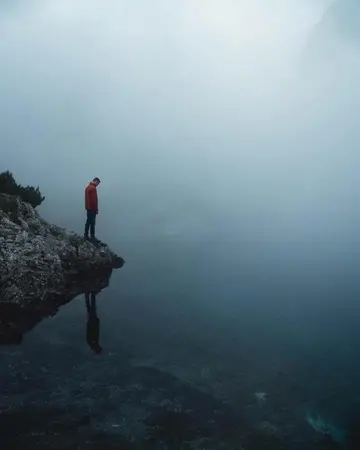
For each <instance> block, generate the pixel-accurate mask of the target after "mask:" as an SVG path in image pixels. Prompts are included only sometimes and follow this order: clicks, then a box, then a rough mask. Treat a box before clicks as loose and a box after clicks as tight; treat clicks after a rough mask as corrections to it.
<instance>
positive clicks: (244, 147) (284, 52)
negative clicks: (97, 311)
mask: <svg viewBox="0 0 360 450" xmlns="http://www.w3.org/2000/svg"><path fill="white" fill-rule="evenodd" d="M331 3H332V2H331V1H330V0H237V1H236V0H179V1H172V2H169V1H167V0H153V1H151V2H148V1H145V0H123V1H121V0H107V1H100V0H51V1H45V0H37V1H36V0H26V1H21V0H17V1H14V0H11V1H10V0H5V1H4V0H0V61H1V71H0V119H1V120H0V149H1V150H0V152H1V160H0V169H10V170H12V171H13V172H14V173H15V175H16V176H17V178H18V179H19V181H21V182H23V183H31V184H39V185H40V186H41V188H42V190H43V191H44V193H45V194H46V195H47V197H48V199H47V202H45V203H46V205H45V204H44V210H45V213H46V214H48V215H51V216H52V217H54V218H55V219H56V220H59V219H61V217H65V218H66V220H70V219H69V214H70V212H69V211H71V214H73V212H74V211H75V210H77V205H78V204H79V205H81V207H80V208H82V200H83V187H84V185H85V184H86V183H87V181H88V180H89V179H90V178H92V177H93V176H99V177H100V178H101V179H102V180H103V183H102V185H101V199H102V202H103V203H102V205H103V208H102V211H104V210H105V212H106V213H107V214H110V213H111V211H112V210H116V211H118V210H119V211H121V212H122V214H123V216H126V220H128V222H127V225H128V226H130V225H131V223H132V222H134V223H135V222H136V221H138V220H140V216H141V220H143V221H149V224H150V223H151V221H154V220H155V216H156V215H157V216H159V215H160V216H161V217H162V219H161V220H165V221H166V220H167V219H168V218H166V216H167V214H168V213H167V211H169V210H171V208H173V212H172V213H171V214H175V213H177V214H178V216H177V219H176V220H178V219H179V217H182V218H184V217H186V216H188V217H190V218H192V219H194V220H195V219H196V216H197V215H198V216H201V217H208V218H210V217H212V218H214V217H217V218H218V217H223V218H224V217H227V218H228V220H227V223H228V224H229V226H231V224H233V226H234V228H236V226H238V224H241V226H242V227H243V228H247V227H248V228H249V229H256V230H261V229H264V228H265V229H266V231H265V234H266V235H268V236H278V237H279V236H280V237H285V238H289V239H291V238H294V236H298V237H299V236H300V237H306V236H309V235H311V236H313V235H316V236H322V235H324V234H325V235H326V234H327V233H328V234H329V235H336V236H337V237H338V238H339V239H340V238H346V236H348V235H349V232H350V233H353V234H354V233H355V232H356V230H357V229H358V227H359V225H360V214H359V213H358V212H357V207H358V203H359V202H358V197H359V188H360V182H359V181H358V180H359V177H358V163H359V159H360V152H359V149H358V142H359V125H358V117H359V112H360V111H359V109H360V108H359V100H360V93H359V83H358V69H359V54H358V53H357V48H356V46H353V45H352V44H353V42H351V39H352V37H351V36H350V38H348V40H343V39H342V37H341V28H340V27H336V26H335V27H333V28H332V27H330V28H329V29H328V30H327V32H326V33H327V34H326V36H327V37H326V38H325V40H324V39H323V41H324V42H325V44H324V42H322V43H321V44H318V43H317V38H316V36H317V33H316V30H318V29H319V27H321V24H322V21H323V17H324V14H325V13H326V11H327V10H328V7H329V5H330V4H331ZM341 3H342V4H343V5H344V8H347V7H349V5H350V4H351V3H353V0H343V1H342V2H341ZM336 11H338V9H337V10H336V9H335V16H336V14H337V12H336ZM333 20H334V21H335V22H336V17H334V18H333ZM342 20H344V19H342ZM354 39H355V38H354ZM313 49H315V50H316V51H313ZM329 49H330V50H329ZM334 49H336V50H334ZM140 210H141V212H140ZM149 211H152V212H153V216H152V217H150V212H149ZM71 214H70V215H71ZM81 214H82V211H81ZM66 220H65V219H64V221H63V224H64V225H66V223H67V222H66ZM124 220H125V219H124ZM161 220H160V221H161ZM154 224H155V222H154ZM72 225H73V224H72ZM155 225H156V226H158V225H159V224H158V223H157V224H155ZM155 225H154V226H155Z"/></svg>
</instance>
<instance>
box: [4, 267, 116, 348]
mask: <svg viewBox="0 0 360 450" xmlns="http://www.w3.org/2000/svg"><path fill="white" fill-rule="evenodd" d="M123 264H124V261H123V260H122V264H121V266H122V265H123ZM121 266H119V267H121ZM111 274H112V270H106V271H98V272H96V273H88V274H86V276H81V277H77V278H75V279H73V280H72V282H71V283H69V285H68V286H66V287H65V288H64V290H63V292H61V293H60V292H59V293H54V295H52V296H48V297H46V298H45V299H44V300H41V301H39V303H38V304H37V305H33V304H32V305H31V306H28V305H18V304H6V303H1V292H0V345H19V344H21V343H22V342H23V335H24V334H25V333H27V332H29V331H30V330H32V329H33V328H34V327H35V326H36V325H37V324H38V323H39V322H41V321H42V320H43V319H45V318H46V317H51V316H55V315H56V314H57V313H58V311H59V308H60V307H61V306H63V305H65V304H66V303H69V302H70V301H71V300H73V299H74V298H75V297H77V296H78V295H81V294H83V293H84V292H85V293H86V296H89V308H88V312H89V321H88V333H89V332H90V335H89V336H91V340H92V342H93V343H92V348H93V350H94V351H95V352H96V353H100V352H101V347H100V346H99V345H98V334H99V319H98V318H97V315H96V295H97V294H98V293H99V292H100V291H102V290H103V289H105V288H107V287H108V285H109V283H110V278H111ZM92 297H93V299H92ZM92 305H93V306H92ZM96 335H97V338H96Z"/></svg>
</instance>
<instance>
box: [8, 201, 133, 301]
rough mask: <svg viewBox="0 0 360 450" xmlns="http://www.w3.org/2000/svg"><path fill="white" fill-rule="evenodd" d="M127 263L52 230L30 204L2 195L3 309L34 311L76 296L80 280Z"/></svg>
mask: <svg viewBox="0 0 360 450" xmlns="http://www.w3.org/2000/svg"><path fill="white" fill-rule="evenodd" d="M123 263H124V261H123V259H122V258H120V257H119V256H117V255H116V254H115V253H113V252H112V251H111V250H110V249H109V247H108V246H107V245H105V244H103V243H98V244H93V243H91V242H88V241H85V240H84V239H83V238H82V237H80V236H78V235H76V234H74V233H68V232H67V231H66V230H64V229H62V228H60V227H57V226H55V225H51V224H49V223H48V222H46V221H45V220H43V219H42V218H41V217H40V215H39V214H38V213H37V211H36V210H35V209H34V208H33V207H32V206H31V205H30V204H28V203H24V202H22V201H21V200H20V199H19V198H18V197H14V196H10V195H6V194H1V193H0V304H1V303H2V304H4V303H5V304H18V305H21V306H29V305H30V304H31V303H36V304H39V302H41V301H44V300H46V299H48V298H49V297H53V296H54V295H62V294H63V293H64V292H69V290H72V291H73V292H72V293H75V291H77V290H80V288H79V289H73V288H72V287H73V286H74V285H76V279H84V278H86V277H87V278H91V276H92V275H91V274H95V273H96V272H99V271H104V270H105V271H107V272H108V273H111V271H112V269H115V268H119V267H121V266H122V265H123ZM79 286H81V283H80V284H79Z"/></svg>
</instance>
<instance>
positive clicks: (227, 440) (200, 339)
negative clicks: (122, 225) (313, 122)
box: [0, 230, 360, 450]
mask: <svg viewBox="0 0 360 450" xmlns="http://www.w3.org/2000/svg"><path fill="white" fill-rule="evenodd" d="M325 244H326V243H325ZM325 244H324V245H322V244H321V243H318V244H317V247H313V246H312V245H310V244H309V243H308V244H307V243H306V242H305V243H304V242H302V243H291V244H290V243H288V242H284V241H282V242H280V241H279V242H276V241H273V242H272V243H271V244H269V243H267V244H266V243H265V242H261V239H260V238H259V239H258V240H257V241H255V240H254V241H249V240H244V239H241V238H239V236H238V235H237V234H236V233H235V232H231V230H227V232H226V233H225V232H224V233H217V234H216V233H211V232H209V233H205V232H204V233H197V234H196V233H193V234H191V233H190V234H187V235H184V234H181V233H168V234H166V235H164V236H162V237H161V236H158V237H154V238H153V239H150V238H146V239H144V240H142V241H139V240H131V239H129V240H128V241H126V242H120V241H116V238H115V237H112V238H111V239H110V241H109V245H110V246H111V247H113V248H114V249H115V250H116V251H118V250H119V251H120V252H121V256H123V257H124V259H125V260H126V264H125V265H124V267H123V268H122V269H120V270H119V271H116V272H114V273H113V275H112V277H111V280H110V285H109V287H108V288H106V289H104V290H103V291H101V292H100V293H97V294H96V295H95V296H94V298H93V299H92V301H95V302H96V311H95V310H94V309H93V310H92V313H91V314H92V317H97V318H98V319H99V320H98V322H95V328H96V326H97V325H96V323H97V324H98V325H99V330H98V331H99V340H98V344H99V345H100V346H101V348H102V351H101V352H96V351H93V349H92V348H91V346H90V345H89V342H88V334H87V333H88V331H89V330H88V329H87V327H88V326H89V323H88V320H89V314H88V310H87V305H86V298H85V295H81V296H79V297H77V298H75V299H74V300H73V301H71V302H70V303H68V304H66V305H64V306H63V307H61V308H60V310H59V312H58V313H57V314H56V315H55V316H52V317H48V318H44V319H43V320H42V321H41V322H40V323H39V324H38V325H37V326H35V327H34V328H33V329H32V330H31V331H29V332H28V333H26V334H25V335H24V336H23V340H22V343H21V344H20V345H3V346H1V347H0V357H1V372H0V385H1V395H0V402H1V414H0V427H1V439H2V448H9V449H13V450H14V449H24V448H29V449H30V448H40V449H49V448H55V449H58V448H59V449H60V448H61V449H64V448H69V449H106V448H121V449H127V448H129V449H137V448H146V449H147V448H149V449H150V448H151V449H166V448H168V449H172V448H174V449H185V448H186V449H244V450H261V449H290V450H292V449H294V450H295V449H296V450H297V449H299V450H300V449H304V450H307V449H310V448H311V449H337V448H339V449H340V448H358V447H357V446H356V445H359V441H358V440H357V439H358V437H357V436H356V432H355V430H356V429H358V427H359V425H360V420H359V416H358V413H359V410H360V409H359V408H360V390H359V387H358V379H359V375H360V364H359V351H360V331H359V326H358V324H359V318H360V310H359V307H358V299H359V298H360V289H359V283H358V281H357V280H358V277H357V270H356V264H355V260H356V258H357V257H356V256H355V257H354V255H353V253H351V251H350V250H351V245H350V244H344V245H343V246H342V247H341V246H338V247H337V248H335V247H334V246H333V247H331V249H330V250H329V247H328V246H327V245H325ZM290 245H291V246H292V247H291V248H292V249H293V251H292V252H289V246H290ZM341 248H342V250H343V251H340V250H341ZM95 334H96V331H95ZM357 420H358V422H357ZM356 442H357V444H356Z"/></svg>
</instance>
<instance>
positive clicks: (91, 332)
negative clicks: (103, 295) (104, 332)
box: [85, 292, 102, 353]
mask: <svg viewBox="0 0 360 450" xmlns="http://www.w3.org/2000/svg"><path fill="white" fill-rule="evenodd" d="M85 302H86V309H87V312H88V321H87V326H86V340H87V343H88V344H89V346H90V348H91V349H92V350H93V352H94V353H101V352H102V347H101V346H100V345H99V336H100V320H99V318H98V316H97V314H96V293H95V292H91V293H90V292H87V293H86V294H85Z"/></svg>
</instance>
